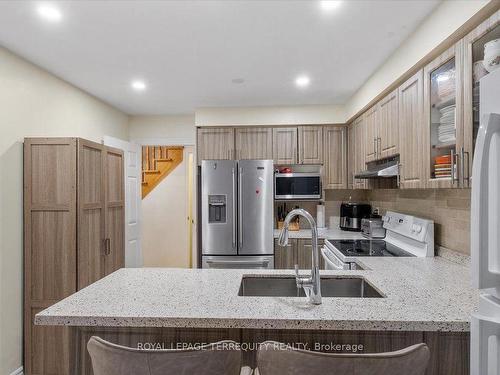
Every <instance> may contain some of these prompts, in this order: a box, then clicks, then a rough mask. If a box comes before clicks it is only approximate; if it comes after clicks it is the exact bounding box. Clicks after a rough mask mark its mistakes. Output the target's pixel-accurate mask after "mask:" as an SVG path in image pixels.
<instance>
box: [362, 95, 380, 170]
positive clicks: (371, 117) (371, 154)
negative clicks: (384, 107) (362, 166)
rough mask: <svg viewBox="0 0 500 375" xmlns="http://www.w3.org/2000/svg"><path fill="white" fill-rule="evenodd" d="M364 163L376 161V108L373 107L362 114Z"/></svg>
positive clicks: (375, 106)
mask: <svg viewBox="0 0 500 375" xmlns="http://www.w3.org/2000/svg"><path fill="white" fill-rule="evenodd" d="M364 117H365V118H364V123H363V125H364V132H365V136H364V141H365V161H367V162H369V161H373V160H375V159H378V151H377V150H378V106H377V105H374V106H373V107H372V108H370V109H369V110H368V111H366V112H365V114H364Z"/></svg>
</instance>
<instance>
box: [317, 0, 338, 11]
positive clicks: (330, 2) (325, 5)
mask: <svg viewBox="0 0 500 375" xmlns="http://www.w3.org/2000/svg"><path fill="white" fill-rule="evenodd" d="M341 3H342V1H340V0H323V1H320V3H319V5H320V6H321V9H323V10H324V11H326V12H330V11H332V10H335V9H337V8H338V7H339V6H340V4H341Z"/></svg>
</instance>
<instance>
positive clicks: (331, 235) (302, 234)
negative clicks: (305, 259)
mask: <svg viewBox="0 0 500 375" xmlns="http://www.w3.org/2000/svg"><path fill="white" fill-rule="evenodd" d="M279 234H280V229H275V230H274V238H278V237H279ZM288 238H311V230H310V229H300V230H295V231H294V230H290V231H288ZM318 238H320V239H324V240H334V239H342V240H351V239H353V240H358V239H362V238H364V237H363V236H362V235H361V232H349V231H345V230H341V229H340V228H333V229H330V228H318Z"/></svg>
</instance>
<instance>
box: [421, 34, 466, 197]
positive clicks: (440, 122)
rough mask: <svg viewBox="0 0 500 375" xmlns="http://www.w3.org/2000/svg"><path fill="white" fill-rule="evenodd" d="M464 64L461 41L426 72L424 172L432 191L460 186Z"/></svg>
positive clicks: (428, 66) (462, 141)
mask: <svg viewBox="0 0 500 375" xmlns="http://www.w3.org/2000/svg"><path fill="white" fill-rule="evenodd" d="M462 61H463V59H462V41H460V42H458V43H457V44H455V45H454V46H453V47H452V48H450V49H448V50H447V51H446V52H444V53H443V54H441V55H440V56H439V57H438V58H436V59H435V60H434V61H432V62H431V63H429V64H428V65H427V66H426V67H425V68H424V111H423V113H424V145H425V151H424V171H425V185H426V187H429V188H452V187H459V186H460V185H461V184H460V181H461V177H462V172H464V171H463V170H461V168H460V166H461V165H462V163H461V162H460V160H459V152H460V150H463V143H464V122H463V84H462Z"/></svg>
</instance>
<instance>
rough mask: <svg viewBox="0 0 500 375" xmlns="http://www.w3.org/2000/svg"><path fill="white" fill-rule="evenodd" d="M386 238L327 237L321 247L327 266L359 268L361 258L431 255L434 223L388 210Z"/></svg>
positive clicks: (328, 267) (332, 267)
mask: <svg viewBox="0 0 500 375" xmlns="http://www.w3.org/2000/svg"><path fill="white" fill-rule="evenodd" d="M383 222H384V224H383V226H384V228H385V229H386V235H385V238H384V239H359V240H342V239H338V240H335V239H332V240H326V241H325V245H324V247H323V248H322V249H321V255H322V256H323V258H324V260H325V265H326V269H337V270H345V269H357V268H358V267H357V263H356V258H362V257H432V256H434V222H433V221H432V220H427V219H422V218H418V217H415V216H411V215H405V214H400V213H397V212H392V211H387V213H386V214H385V216H384V217H383Z"/></svg>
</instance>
